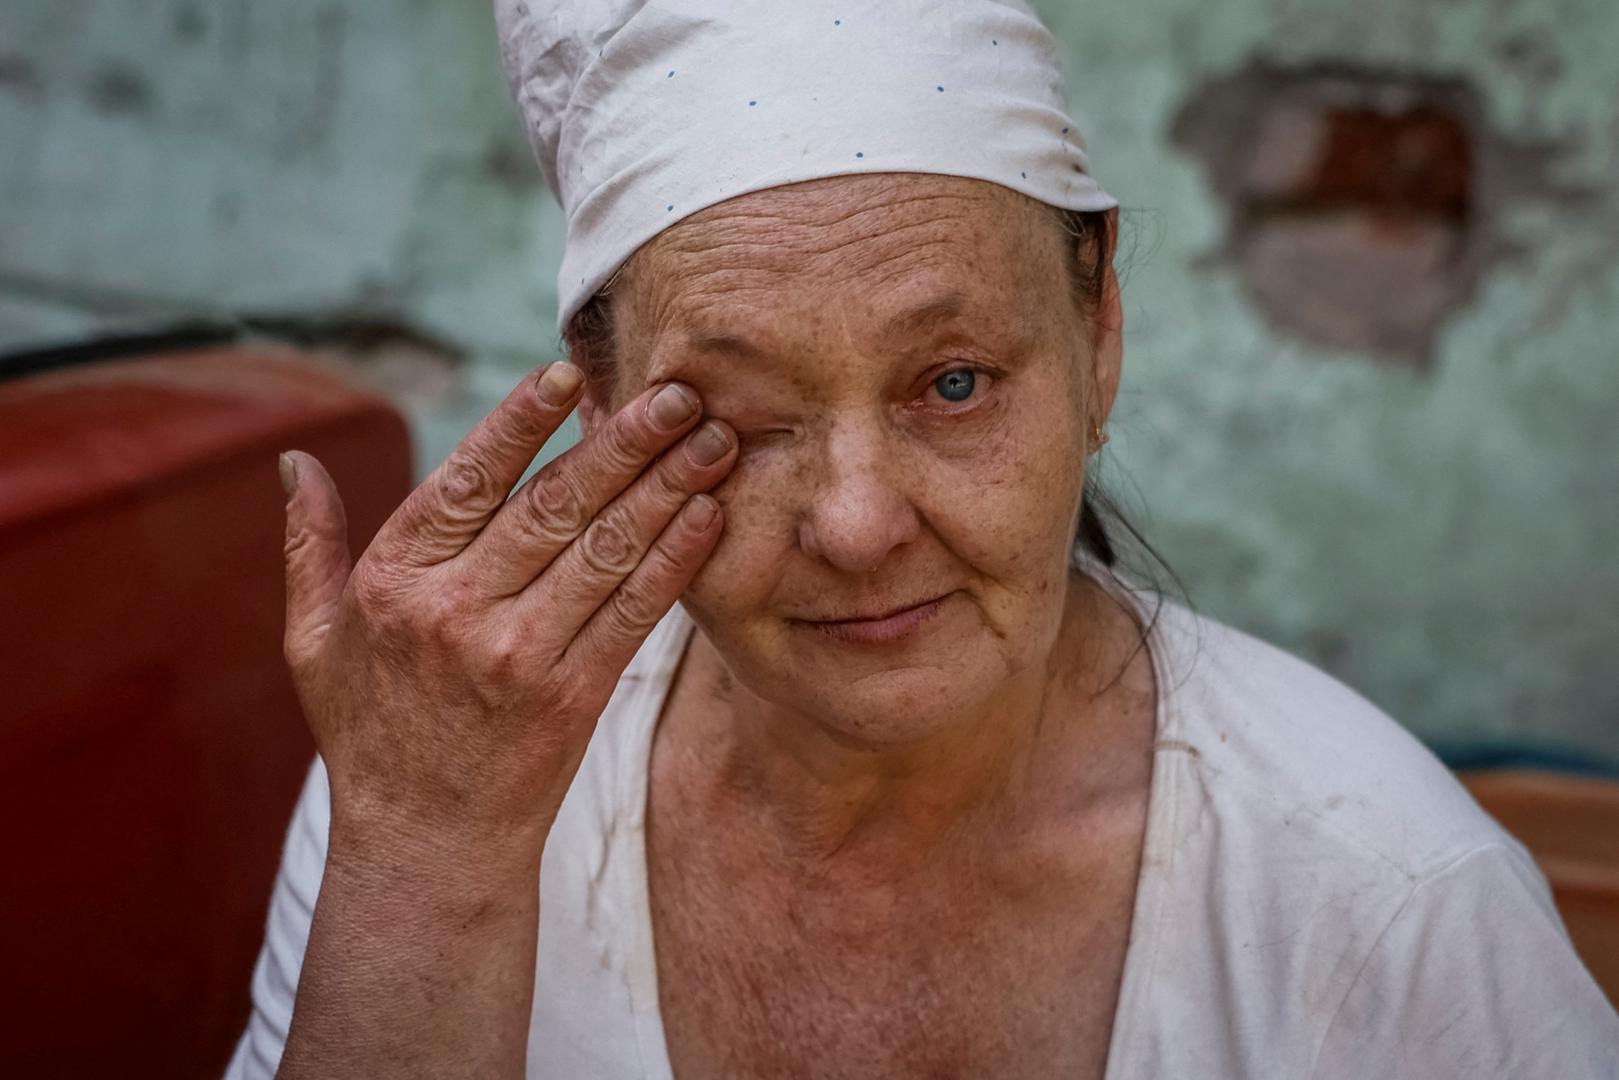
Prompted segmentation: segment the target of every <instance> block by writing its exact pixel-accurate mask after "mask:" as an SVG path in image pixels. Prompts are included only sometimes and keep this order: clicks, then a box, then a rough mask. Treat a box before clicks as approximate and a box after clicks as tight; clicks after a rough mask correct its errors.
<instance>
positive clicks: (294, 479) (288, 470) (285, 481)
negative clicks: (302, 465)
mask: <svg viewBox="0 0 1619 1080" xmlns="http://www.w3.org/2000/svg"><path fill="white" fill-rule="evenodd" d="M277 464H279V465H280V467H281V490H282V491H284V492H286V493H287V498H289V499H290V498H292V493H293V492H295V491H297V490H298V461H297V459H296V458H294V457H293V456H292V455H291V454H282V455H281V459H280V461H279V462H278V463H277Z"/></svg>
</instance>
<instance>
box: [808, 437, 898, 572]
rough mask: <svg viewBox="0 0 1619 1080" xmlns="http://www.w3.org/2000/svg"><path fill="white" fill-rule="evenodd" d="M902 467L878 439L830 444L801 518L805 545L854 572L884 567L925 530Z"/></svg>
mask: <svg viewBox="0 0 1619 1080" xmlns="http://www.w3.org/2000/svg"><path fill="white" fill-rule="evenodd" d="M885 457H886V458H888V459H889V460H886V461H885V460H884V458H885ZM898 471H899V470H897V469H895V463H894V462H893V461H892V455H885V454H884V453H883V452H882V447H881V446H880V445H879V444H878V442H877V441H876V440H869V439H860V438H851V439H844V440H841V444H840V445H834V446H827V447H826V448H825V457H824V458H823V459H822V466H821V468H820V469H819V470H818V474H817V476H816V480H815V482H814V485H813V487H812V489H811V490H810V491H809V492H808V499H807V503H806V506H805V510H804V513H803V516H802V518H801V519H800V521H799V536H798V542H799V546H800V547H801V548H803V550H804V551H805V552H806V553H808V554H809V555H811V556H814V557H816V558H821V559H825V560H826V561H827V562H828V563H831V564H832V565H833V566H835V567H837V568H838V569H839V570H844V571H847V572H849V573H856V574H866V573H870V572H872V571H873V570H876V569H878V568H879V567H881V566H882V565H883V563H884V562H885V561H886V560H887V559H888V557H889V555H890V554H891V553H892V552H893V551H894V550H895V549H897V548H900V547H902V546H904V545H905V544H907V543H909V542H910V541H912V540H914V539H915V538H916V536H917V533H918V531H919V530H920V522H919V521H918V519H917V514H916V507H915V506H914V505H913V504H912V502H911V500H910V497H909V496H908V495H907V493H906V491H905V489H904V487H903V485H902V484H901V483H900V482H899V479H900V478H899V477H898V476H897V475H896V474H897V472H898Z"/></svg>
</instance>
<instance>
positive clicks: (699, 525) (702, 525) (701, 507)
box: [686, 495, 720, 532]
mask: <svg viewBox="0 0 1619 1080" xmlns="http://www.w3.org/2000/svg"><path fill="white" fill-rule="evenodd" d="M719 510H720V504H719V503H717V502H715V501H714V500H713V499H712V498H710V497H709V496H707V495H694V496H692V499H691V501H690V502H688V503H687V504H686V520H687V521H689V522H690V523H691V527H692V528H693V529H696V530H697V531H698V532H702V531H703V530H704V529H706V528H708V527H709V525H710V524H712V523H713V521H714V515H715V514H717V513H719Z"/></svg>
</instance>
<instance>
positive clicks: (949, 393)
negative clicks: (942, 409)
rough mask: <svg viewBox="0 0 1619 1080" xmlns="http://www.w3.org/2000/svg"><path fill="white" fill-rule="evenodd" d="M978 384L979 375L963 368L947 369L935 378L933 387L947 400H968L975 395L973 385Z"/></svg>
mask: <svg viewBox="0 0 1619 1080" xmlns="http://www.w3.org/2000/svg"><path fill="white" fill-rule="evenodd" d="M977 384H978V377H977V376H976V375H974V374H973V373H972V372H971V371H966V370H963V369H957V370H956V371H947V372H945V373H944V374H943V375H940V376H939V377H938V378H937V379H934V380H933V388H934V389H935V390H937V391H939V396H940V397H942V398H944V399H945V400H946V401H966V400H967V399H968V398H970V397H972V396H973V387H974V386H976V385H977Z"/></svg>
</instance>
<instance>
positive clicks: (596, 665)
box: [521, 495, 724, 682]
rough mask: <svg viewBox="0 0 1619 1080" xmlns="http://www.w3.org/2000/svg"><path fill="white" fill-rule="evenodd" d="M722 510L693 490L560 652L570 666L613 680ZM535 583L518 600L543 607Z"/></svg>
mask: <svg viewBox="0 0 1619 1080" xmlns="http://www.w3.org/2000/svg"><path fill="white" fill-rule="evenodd" d="M723 523H724V522H723V512H722V511H721V510H720V505H719V503H718V502H716V501H715V500H714V498H713V496H711V495H695V496H693V497H692V498H691V499H690V500H689V501H688V502H687V503H686V504H685V505H684V506H683V507H682V508H681V509H680V512H679V513H678V514H676V515H675V518H674V520H673V521H671V522H670V523H669V525H668V527H667V528H665V529H664V530H663V532H662V534H661V535H659V537H658V538H657V540H656V541H654V543H653V544H652V547H651V549H650V550H649V551H648V552H647V553H646V556H645V557H644V558H643V559H641V561H640V563H639V564H638V565H637V566H636V567H635V569H634V570H633V571H632V572H631V573H630V575H629V576H628V577H627V578H625V579H624V580H623V582H622V583H621V584H620V585H619V586H618V588H616V589H615V590H613V592H612V593H611V594H610V595H609V596H608V597H607V599H606V601H605V602H604V603H603V604H602V605H601V606H600V607H599V608H597V609H596V613H595V614H594V615H592V616H591V617H590V621H589V622H587V623H585V625H584V626H583V627H582V628H581V629H580V631H579V633H578V634H577V635H576V636H575V637H574V639H573V643H572V644H571V645H569V646H568V649H567V652H566V653H564V654H563V659H564V663H565V664H567V665H569V666H570V667H573V669H574V670H576V671H586V672H601V673H604V674H606V673H610V675H611V678H609V679H608V680H607V681H608V682H616V680H617V677H618V673H619V672H621V671H623V670H624V668H625V667H627V666H628V665H629V662H630V660H631V659H633V658H634V656H635V653H636V650H637V649H639V648H640V647H641V643H642V642H643V641H645V640H646V636H647V635H648V634H650V633H651V632H652V628H653V627H654V626H656V625H657V623H658V620H659V619H661V618H663V616H664V615H665V614H666V613H667V612H668V611H669V609H670V608H671V607H673V606H674V604H675V601H676V600H679V599H680V594H681V593H683V592H685V591H686V587H687V586H688V585H690V584H691V580H692V578H694V577H696V576H697V571H698V570H700V569H702V566H703V563H704V561H706V560H707V558H708V556H709V554H710V553H711V552H713V550H714V545H715V544H716V543H718V542H719V538H720V532H721V528H722V525H723ZM539 592H540V590H539V589H538V587H537V586H536V587H535V588H534V589H531V590H530V593H533V594H535V595H533V596H532V598H531V596H530V593H525V594H524V595H523V597H522V598H521V600H522V602H523V603H531V602H532V603H534V604H535V605H536V606H537V607H539V608H541V609H544V608H546V606H547V601H546V599H545V598H543V597H542V596H540V595H539Z"/></svg>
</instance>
